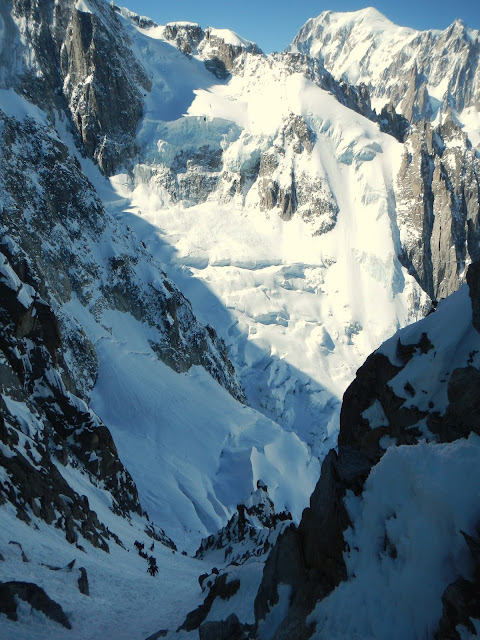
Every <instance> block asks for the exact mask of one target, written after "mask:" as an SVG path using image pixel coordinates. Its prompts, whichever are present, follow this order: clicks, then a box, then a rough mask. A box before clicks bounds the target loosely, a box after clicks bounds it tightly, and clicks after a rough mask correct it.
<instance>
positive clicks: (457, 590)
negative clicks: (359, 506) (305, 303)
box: [255, 263, 480, 640]
mask: <svg viewBox="0 0 480 640" xmlns="http://www.w3.org/2000/svg"><path fill="white" fill-rule="evenodd" d="M478 276H479V267H478V263H475V264H473V265H472V266H471V267H470V271H469V275H468V276H467V279H468V282H469V288H470V297H471V301H470V300H469V299H468V296H467V292H466V290H465V287H464V288H463V289H462V290H461V291H459V292H458V293H457V294H456V298H455V299H450V298H449V300H448V301H446V302H448V303H449V304H450V305H452V306H451V309H458V311H459V314H460V316H457V317H461V318H462V320H461V323H462V326H461V327H460V329H459V331H458V332H457V333H456V334H455V335H454V336H452V337H448V338H445V336H444V335H443V334H442V333H439V332H438V329H436V330H435V328H436V327H438V326H439V323H440V322H441V320H440V316H442V314H444V315H443V317H444V318H445V320H444V323H445V325H448V320H446V319H447V318H448V317H449V316H448V314H449V313H451V310H449V309H448V308H447V307H446V306H445V307H442V308H439V310H438V311H437V312H436V313H435V314H433V316H430V317H429V318H427V319H426V320H423V321H420V322H419V323H417V325H412V326H411V327H409V328H408V329H407V330H406V331H405V332H408V333H407V335H408V338H409V340H408V342H407V340H406V338H405V337H404V336H402V335H400V337H397V336H394V337H393V338H391V339H390V340H389V341H388V342H387V343H385V345H383V346H382V347H381V348H380V349H379V350H378V351H377V352H375V353H374V354H372V355H371V356H370V357H369V358H368V359H367V361H366V362H365V364H364V365H363V366H362V367H361V368H360V369H359V370H358V372H357V377H356V379H355V380H354V382H353V383H352V384H351V386H350V387H349V388H348V389H347V391H346V392H345V395H344V398H343V404H342V412H341V417H340V433H339V437H338V453H337V452H335V451H333V450H332V451H330V453H329V454H328V455H327V457H326V458H325V460H324V462H323V465H322V471H321V476H320V479H319V481H318V484H317V486H316V488H315V491H314V493H313V494H312V497H311V499H310V507H309V508H308V509H306V510H305V511H304V513H303V517H302V520H301V523H300V525H299V526H298V528H296V527H294V526H293V525H292V526H291V527H290V528H289V529H287V530H286V531H285V532H284V533H283V535H281V536H280V538H279V540H278V542H277V544H276V545H275V546H274V548H273V549H272V551H271V553H270V556H269V557H268V559H267V562H266V565H265V570H264V574H263V580H262V583H261V585H260V588H259V591H258V594H257V598H256V601H255V615H256V620H257V624H259V623H261V621H262V620H265V619H266V618H267V616H268V614H269V611H270V610H271V609H272V608H273V607H274V606H275V604H276V603H277V602H278V601H279V591H278V587H279V585H290V587H291V592H290V593H291V595H290V600H289V603H290V604H289V609H288V613H287V614H286V616H285V617H284V619H283V621H282V622H281V623H280V624H279V626H278V628H277V631H276V632H275V638H276V639H277V640H281V639H283V638H285V639H286V638H289V637H292V636H291V634H292V633H293V630H294V629H295V634H296V635H295V637H296V638H299V639H300V638H309V637H311V635H312V633H313V631H314V625H313V626H312V625H310V626H309V625H308V624H307V623H306V619H307V617H308V614H309V613H310V612H311V611H312V610H313V608H314V606H315V604H316V603H317V602H318V601H320V600H322V599H323V598H325V597H326V596H327V595H328V594H329V593H331V592H332V591H333V590H334V589H335V588H336V587H337V586H338V585H339V584H340V583H341V582H342V581H345V580H347V571H346V566H345V561H344V554H345V552H347V551H348V550H349V547H348V543H347V541H346V538H345V535H344V532H345V531H346V529H347V528H348V527H349V526H351V522H350V517H349V514H348V512H347V509H346V507H345V497H346V494H347V492H351V494H352V495H357V496H361V495H362V491H363V488H364V484H365V480H366V478H367V477H368V475H369V473H370V471H371V470H372V468H373V467H374V466H375V465H376V464H377V463H378V462H379V461H380V459H381V458H382V456H383V455H384V453H385V451H386V450H387V449H388V448H389V447H390V446H392V445H395V446H398V445H402V444H403V445H415V444H417V443H419V442H420V441H421V440H425V439H427V441H431V442H453V441H455V440H457V439H459V438H465V437H468V435H469V434H470V433H476V434H478V435H480V423H479V420H478V416H479V415H480V406H479V405H478V398H479V391H480V387H479V380H480V360H479V358H478V357H477V356H478V349H472V348H471V347H472V346H475V345H477V346H478V347H480V336H479V334H478V329H477V328H476V327H475V325H476V323H477V321H478V318H477V314H478V292H479V289H478ZM470 303H471V308H473V310H474V312H473V325H472V320H471V316H470V314H469V307H470ZM445 304H446V303H445ZM437 315H438V316H439V317H438V318H437V317H436V316H437ZM440 326H441V325H440ZM405 332H404V333H405ZM429 332H431V333H432V335H433V334H434V333H435V335H436V336H437V339H436V342H437V344H435V343H434V342H432V341H431V340H430V338H429ZM412 338H413V340H414V341H411V340H412ZM464 342H467V344H468V345H469V346H468V347H467V346H465V345H464ZM469 349H470V351H469ZM455 350H456V351H457V355H456V357H455V358H454V359H453V360H452V358H451V356H450V355H449V354H451V353H452V352H454V351H455ZM445 356H446V358H445V359H444V357H445ZM463 359H465V364H466V365H468V366H466V367H460V366H458V365H459V364H460V363H461V362H462V361H463ZM427 380H428V383H427ZM419 385H422V386H421V387H419ZM442 394H444V395H442ZM439 397H443V398H446V403H445V404H446V406H445V408H444V409H443V410H442V409H440V410H438V409H437V407H436V406H435V403H436V402H438V398H439ZM464 537H465V539H466V542H467V545H468V547H469V549H470V551H471V554H472V563H473V565H474V568H475V579H474V581H473V582H471V581H469V580H466V579H464V578H459V579H458V580H457V581H456V582H455V583H452V584H451V585H450V586H448V588H446V590H445V593H444V596H443V610H444V614H443V618H442V619H441V620H440V621H439V630H438V634H437V636H436V637H438V638H444V637H452V638H456V637H460V636H459V635H458V634H457V632H456V631H455V627H456V626H457V625H458V624H463V625H464V626H466V627H467V628H468V629H473V626H472V622H471V620H470V618H471V617H472V618H477V617H478V611H479V610H478V598H477V597H476V595H475V594H476V593H477V591H478V549H479V548H480V546H479V544H480V543H479V542H478V540H477V539H476V538H474V537H472V536H471V535H470V534H465V533H464ZM386 544H387V547H388V540H387V542H386ZM387 550H388V549H387ZM390 551H391V553H393V554H394V555H393V556H392V557H395V553H396V551H395V550H394V549H393V548H392V549H391V550H390ZM450 634H451V635H450Z"/></svg>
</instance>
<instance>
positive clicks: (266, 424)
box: [91, 312, 319, 551]
mask: <svg viewBox="0 0 480 640" xmlns="http://www.w3.org/2000/svg"><path fill="white" fill-rule="evenodd" d="M105 320H106V321H108V324H109V326H110V328H111V329H113V331H114V336H118V335H119V334H120V331H122V333H123V336H126V335H127V334H128V343H126V342H125V338H123V340H121V341H119V340H118V338H117V339H112V338H111V337H110V336H108V337H107V336H106V335H105V336H103V337H101V338H99V339H98V340H97V343H96V349H97V354H98V358H99V377H98V382H97V384H96V386H95V390H94V393H93V396H92V399H91V406H92V408H93V410H94V411H95V412H96V413H97V414H98V415H99V416H100V417H101V418H102V420H103V421H104V422H105V423H106V424H107V425H108V426H109V428H110V430H111V432H112V435H113V437H114V440H115V442H116V445H117V448H118V451H119V454H120V458H121V459H122V461H123V462H124V464H125V465H126V467H127V469H129V470H130V472H131V474H132V476H133V478H134V481H135V483H136V485H137V488H138V490H139V493H140V499H141V502H142V504H143V506H144V508H146V510H147V512H148V513H149V516H150V517H151V518H152V519H153V520H154V522H156V523H158V524H159V525H160V526H162V528H164V529H165V531H166V533H167V534H168V535H169V536H170V537H172V538H173V539H174V540H175V541H176V542H177V544H179V545H180V546H182V547H185V548H187V550H189V551H195V550H196V548H197V547H198V545H199V543H200V539H201V538H202V537H205V536H207V535H210V534H212V533H214V532H216V531H217V530H218V529H219V528H220V527H221V526H223V525H224V524H225V522H226V521H227V520H228V518H229V517H230V516H231V515H232V513H233V511H234V510H235V508H236V505H237V504H238V503H239V502H240V501H241V500H242V499H243V498H244V497H245V495H249V493H250V492H251V491H252V490H254V488H255V487H256V483H257V480H258V479H259V478H262V479H263V480H264V481H265V482H266V483H267V484H268V486H269V488H270V495H271V496H272V499H273V501H274V503H275V508H276V510H277V511H282V510H284V509H287V510H290V511H291V512H292V515H293V516H294V518H296V520H297V521H298V520H299V519H300V516H301V512H302V509H303V508H304V507H305V506H306V505H307V500H308V496H309V494H310V492H311V491H312V490H313V488H314V486H315V482H316V479H317V477H318V473H319V465H318V461H316V460H315V459H311V457H310V455H309V453H308V450H307V448H306V447H305V445H304V444H302V443H301V442H300V440H299V439H298V438H297V437H296V436H295V435H294V434H292V433H286V432H284V431H282V430H281V429H280V428H279V427H278V425H276V424H275V423H273V422H271V421H269V420H268V419H266V418H264V417H263V416H262V415H260V414H258V413H257V412H255V411H254V410H252V409H250V408H248V407H245V406H243V405H240V403H238V402H237V401H236V400H234V399H233V398H232V397H231V396H230V395H229V394H228V393H227V392H226V391H225V390H224V389H222V388H221V387H220V386H219V385H218V384H217V383H216V382H215V381H213V380H212V378H211V377H210V376H209V375H208V374H207V373H206V372H205V371H204V370H203V369H201V368H198V367H195V368H192V369H191V370H190V372H188V373H187V374H183V375H179V374H177V373H175V372H173V371H172V370H171V369H169V368H168V367H167V366H166V365H164V364H163V363H161V362H159V361H158V359H157V358H156V356H155V354H154V353H153V352H152V350H151V348H150V346H149V344H148V341H147V339H146V338H147V336H146V335H145V328H144V327H142V325H140V324H139V323H137V322H136V321H134V320H133V319H130V318H128V316H127V317H125V315H124V314H121V313H119V312H109V313H108V314H106V316H105Z"/></svg>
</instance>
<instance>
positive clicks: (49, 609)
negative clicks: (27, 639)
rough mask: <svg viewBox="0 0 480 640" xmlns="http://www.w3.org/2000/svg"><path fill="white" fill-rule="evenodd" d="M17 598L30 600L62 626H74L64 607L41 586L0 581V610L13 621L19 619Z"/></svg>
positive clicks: (67, 627)
mask: <svg viewBox="0 0 480 640" xmlns="http://www.w3.org/2000/svg"><path fill="white" fill-rule="evenodd" d="M17 598H20V599H21V600H24V601H25V602H28V604H30V605H31V606H32V607H33V608H34V609H37V611H41V612H42V613H43V614H44V615H46V616H47V618H50V619H51V620H53V621H54V622H57V623H58V624H61V625H62V627H65V628H66V629H71V628H72V627H71V624H70V622H69V620H68V618H67V616H66V615H65V612H64V611H63V609H62V607H61V606H60V605H59V604H58V602H55V600H52V599H51V598H50V597H49V596H48V595H47V594H46V593H45V591H44V590H43V589H42V588H41V587H39V586H37V585H36V584H33V583H31V582H0V612H1V613H4V614H5V615H6V616H7V617H8V618H9V619H10V620H13V621H16V620H17V619H18V618H17V602H16V599H17Z"/></svg>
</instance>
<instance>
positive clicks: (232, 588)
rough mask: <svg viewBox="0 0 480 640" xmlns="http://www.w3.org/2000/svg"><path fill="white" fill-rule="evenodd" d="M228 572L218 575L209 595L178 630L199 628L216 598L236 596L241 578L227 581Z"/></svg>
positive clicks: (227, 598)
mask: <svg viewBox="0 0 480 640" xmlns="http://www.w3.org/2000/svg"><path fill="white" fill-rule="evenodd" d="M227 578H228V574H226V573H222V574H220V575H217V576H216V578H215V581H214V583H213V585H212V586H211V588H210V590H209V592H208V595H207V597H206V598H205V600H204V602H203V604H201V605H200V606H199V607H197V608H196V609H194V610H193V611H191V612H190V613H189V614H188V615H187V617H186V618H185V621H184V623H183V624H182V626H181V627H179V629H178V631H181V630H184V631H193V630H194V629H198V628H199V627H200V625H201V624H202V623H203V621H204V620H205V618H206V617H207V616H208V614H209V612H210V609H211V608H212V605H213V602H214V600H215V598H221V599H222V600H229V599H230V598H231V597H232V596H234V595H235V594H236V593H237V591H238V590H239V588H240V581H239V580H232V581H231V582H227Z"/></svg>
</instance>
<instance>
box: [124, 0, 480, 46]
mask: <svg viewBox="0 0 480 640" xmlns="http://www.w3.org/2000/svg"><path fill="white" fill-rule="evenodd" d="M116 4H120V5H122V6H127V7H128V8H129V9H131V10H132V11H135V13H139V14H141V15H146V16H149V17H150V18H152V19H153V20H155V22H158V23H160V24H165V23H166V22H170V21H173V20H189V21H191V22H198V23H199V24H200V25H201V26H202V27H204V28H205V27H207V26H212V27H217V28H229V29H232V30H233V31H236V32H237V33H239V34H240V35H242V36H243V37H244V38H248V39H249V40H253V41H254V42H256V43H257V44H258V45H259V46H260V47H261V48H262V49H263V50H264V51H265V52H266V53H270V52H271V51H282V50H283V49H284V48H285V47H286V46H287V45H288V44H289V43H290V42H291V41H292V40H293V38H294V37H295V34H296V33H297V31H298V30H299V28H300V27H301V26H302V25H303V23H304V22H306V20H308V18H311V17H314V16H317V15H319V14H320V13H321V12H322V11H325V10H326V9H331V10H332V11H356V10H357V9H363V8H364V7H366V6H374V7H376V8H377V9H378V10H379V11H381V12H382V13H384V14H385V15H386V16H387V18H389V19H390V20H392V21H393V22H395V23H396V24H400V25H403V26H408V27H413V28H415V29H445V28H446V27H447V26H448V25H449V24H451V23H452V22H453V20H454V19H455V18H461V19H462V20H463V21H464V22H465V23H466V24H467V25H469V26H470V27H474V28H476V29H480V2H479V1H478V0H455V1H453V2H452V0H437V1H435V2H433V1H426V0H402V1H401V2H392V1H391V0H390V1H387V0H378V1H377V2H375V3H372V2H368V0H366V2H361V1H358V0H345V1H339V0H331V1H330V2H328V0H320V1H319V0H316V1H313V0H275V1H274V0H233V1H232V0H207V1H204V0H203V1H202V0H177V1H176V2H165V1H164V0H116Z"/></svg>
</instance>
